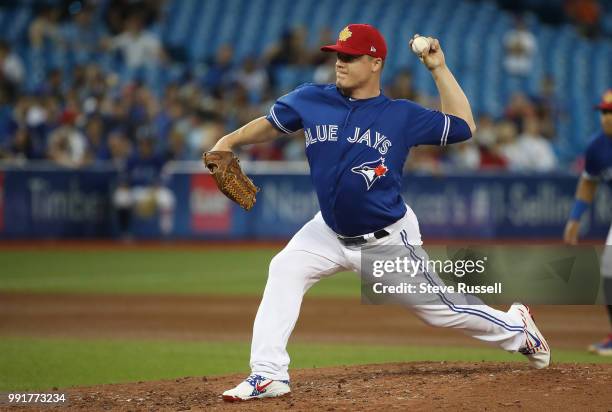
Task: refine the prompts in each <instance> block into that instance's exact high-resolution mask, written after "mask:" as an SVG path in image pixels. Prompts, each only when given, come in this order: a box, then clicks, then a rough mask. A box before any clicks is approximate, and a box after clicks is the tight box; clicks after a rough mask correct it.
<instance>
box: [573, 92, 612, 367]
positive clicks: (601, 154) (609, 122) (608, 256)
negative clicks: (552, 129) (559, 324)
mask: <svg viewBox="0 0 612 412" xmlns="http://www.w3.org/2000/svg"><path fill="white" fill-rule="evenodd" d="M597 108H598V109H599V110H600V112H601V114H600V120H601V130H600V131H598V132H597V133H596V134H595V135H594V136H593V137H592V141H591V143H590V144H589V147H588V148H587V151H586V156H585V166H584V173H583V174H582V177H581V178H580V181H579V182H578V188H577V189H576V201H575V203H574V207H573V209H572V212H571V214H570V218H569V220H568V222H567V225H566V226H565V234H564V240H565V242H566V243H569V244H571V245H575V244H577V243H578V229H579V228H580V216H582V214H583V213H584V212H585V211H586V210H587V209H588V208H589V206H590V205H591V203H592V202H593V198H594V197H595V191H596V190H597V184H598V182H600V181H603V182H604V183H607V184H608V185H609V186H610V187H612V89H609V90H608V91H606V92H605V93H604V95H603V98H602V100H601V103H600V104H599V105H598V106H597ZM601 273H602V276H603V284H604V296H605V298H606V302H607V304H608V305H607V308H608V315H609V317H610V322H611V325H612V227H611V228H610V232H609V233H608V238H607V239H606V248H605V250H604V254H603V257H602V263H601ZM589 350H590V351H591V352H594V353H597V354H599V355H605V356H612V332H610V333H609V334H608V336H607V338H605V339H604V340H603V341H602V342H600V343H596V344H593V345H591V346H590V347H589Z"/></svg>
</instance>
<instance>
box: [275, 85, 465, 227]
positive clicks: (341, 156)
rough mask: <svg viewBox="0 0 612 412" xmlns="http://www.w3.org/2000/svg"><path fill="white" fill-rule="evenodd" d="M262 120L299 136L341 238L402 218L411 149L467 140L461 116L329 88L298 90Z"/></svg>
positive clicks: (331, 223)
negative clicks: (300, 132)
mask: <svg viewBox="0 0 612 412" xmlns="http://www.w3.org/2000/svg"><path fill="white" fill-rule="evenodd" d="M266 118H267V119H268V121H270V123H272V125H274V127H276V128H277V129H278V130H279V131H281V132H283V133H293V132H295V131H297V130H300V129H304V137H305V146H306V157H307V159H308V163H309V165H310V175H311V178H312V182H313V184H314V187H315V190H316V193H317V198H318V200H319V206H320V207H321V214H322V215H323V219H324V220H325V223H327V225H328V226H329V227H330V228H331V229H332V230H334V231H335V232H336V233H338V234H340V235H343V236H357V235H363V234H366V233H371V232H374V231H376V230H379V229H382V228H384V227H386V226H389V225H390V224H392V223H394V222H396V221H397V220H399V219H400V218H402V217H403V216H404V214H405V213H406V205H405V202H404V200H403V199H402V196H401V193H400V191H401V182H402V179H401V178H402V170H403V166H404V163H405V161H406V157H407V156H408V152H409V150H410V148H411V147H413V146H416V145H420V144H428V145H441V146H444V145H446V144H449V143H455V142H459V141H463V140H466V139H469V138H470V137H471V131H470V128H469V127H468V125H467V123H466V122H465V121H464V120H463V119H461V118H459V117H455V116H452V115H446V114H444V113H441V112H439V111H435V110H429V109H426V108H424V107H422V106H419V105H418V104H416V103H414V102H411V101H409V100H403V99H398V100H391V99H389V98H388V97H386V96H385V95H383V94H382V93H381V94H380V95H379V96H377V97H373V98H370V99H352V98H349V97H346V96H344V95H343V94H342V93H341V92H340V90H339V89H338V88H337V87H336V85H334V84H327V85H316V84H304V85H302V86H299V87H298V88H296V89H295V90H293V91H292V92H290V93H288V94H286V95H284V96H282V97H281V98H279V99H278V100H277V101H276V102H275V103H274V105H273V106H272V107H271V108H270V113H269V114H268V116H267V117H266Z"/></svg>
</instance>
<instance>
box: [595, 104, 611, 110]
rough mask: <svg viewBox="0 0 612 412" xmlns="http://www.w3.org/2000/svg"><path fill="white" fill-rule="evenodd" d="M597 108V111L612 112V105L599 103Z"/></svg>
mask: <svg viewBox="0 0 612 412" xmlns="http://www.w3.org/2000/svg"><path fill="white" fill-rule="evenodd" d="M595 108H596V109H597V110H612V103H599V104H598V105H597V106H595Z"/></svg>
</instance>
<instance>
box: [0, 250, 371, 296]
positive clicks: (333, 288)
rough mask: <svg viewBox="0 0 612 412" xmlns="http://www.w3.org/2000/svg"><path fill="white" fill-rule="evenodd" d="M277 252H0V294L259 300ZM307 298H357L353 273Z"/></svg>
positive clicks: (324, 284) (321, 285)
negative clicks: (215, 296)
mask: <svg viewBox="0 0 612 412" xmlns="http://www.w3.org/2000/svg"><path fill="white" fill-rule="evenodd" d="M277 252H278V249H271V248H262V249H257V250H242V251H237V250H228V251H223V250H206V249H205V248H203V249H202V250H201V251H177V250H159V251H139V250H127V251H74V252H72V251H47V250H43V251H27V252H26V251H23V252H21V251H20V252H14V251H11V252H0V268H1V269H0V290H2V291H27V292H38V293H52V292H55V293H109V294H158V293H164V294H219V295H221V294H223V295H228V294H229V295H261V293H262V292H263V289H264V286H265V282H266V278H267V274H268V264H269V263H270V260H271V259H272V257H273V256H274V254H276V253H277ZM309 294H310V295H312V296H359V280H358V278H357V277H356V275H355V274H352V273H342V274H338V275H336V276H334V277H333V278H331V279H326V280H324V281H322V282H319V284H317V285H315V287H314V288H313V289H312V291H311V292H309Z"/></svg>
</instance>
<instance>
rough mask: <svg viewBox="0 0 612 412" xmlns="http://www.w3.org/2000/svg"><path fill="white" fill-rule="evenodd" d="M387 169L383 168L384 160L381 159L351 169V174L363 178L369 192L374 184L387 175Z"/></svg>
mask: <svg viewBox="0 0 612 412" xmlns="http://www.w3.org/2000/svg"><path fill="white" fill-rule="evenodd" d="M388 170H389V168H388V167H387V166H385V158H384V157H381V158H380V159H378V160H374V161H372V162H365V163H362V164H361V165H359V166H356V167H353V168H352V169H351V172H353V173H357V174H358V175H361V176H363V178H364V179H365V181H366V185H367V186H368V189H367V190H370V188H371V187H372V185H373V184H374V182H376V181H377V180H378V179H380V178H381V177H384V176H385V175H386V174H387V171H388Z"/></svg>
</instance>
